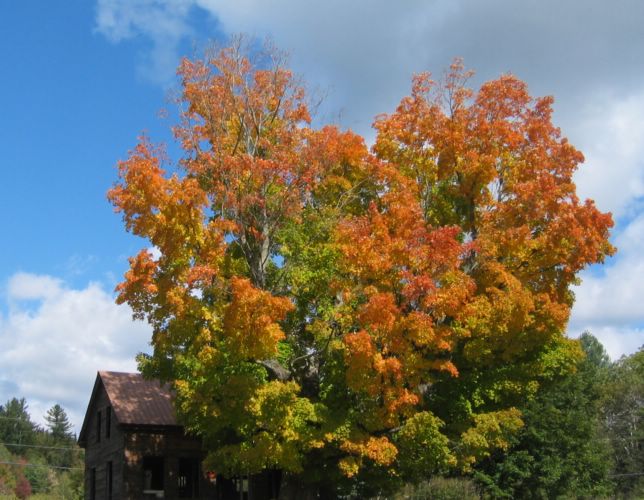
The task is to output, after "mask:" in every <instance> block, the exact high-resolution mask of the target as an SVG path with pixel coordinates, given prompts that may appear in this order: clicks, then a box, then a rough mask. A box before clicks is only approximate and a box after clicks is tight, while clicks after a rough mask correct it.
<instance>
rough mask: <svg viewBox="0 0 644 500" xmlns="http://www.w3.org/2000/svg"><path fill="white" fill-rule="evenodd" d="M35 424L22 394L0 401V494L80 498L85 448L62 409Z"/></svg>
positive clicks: (5, 496) (55, 408)
mask: <svg viewBox="0 0 644 500" xmlns="http://www.w3.org/2000/svg"><path fill="white" fill-rule="evenodd" d="M45 420H46V422H47V424H46V426H45V427H44V428H43V427H41V426H38V425H36V424H35V423H34V422H33V421H32V419H31V416H30V414H29V412H28V406H27V402H26V401H25V399H24V398H22V399H17V398H13V399H11V400H9V401H7V403H6V404H4V405H0V499H13V498H19V499H24V498H30V499H32V500H36V499H38V498H40V499H45V498H65V499H81V498H83V453H82V451H83V450H82V449H81V448H79V447H78V445H77V444H76V436H75V435H74V434H73V433H72V432H71V430H72V425H71V423H70V422H69V419H68V416H67V414H66V412H65V410H64V409H63V408H62V407H61V406H60V405H58V404H56V405H54V406H53V407H52V408H50V409H49V410H48V411H47V414H46V415H45Z"/></svg>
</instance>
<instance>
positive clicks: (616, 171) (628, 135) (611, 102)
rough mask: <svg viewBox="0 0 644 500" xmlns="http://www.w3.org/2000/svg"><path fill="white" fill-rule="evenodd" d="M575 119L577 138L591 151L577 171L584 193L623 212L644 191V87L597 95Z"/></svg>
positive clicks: (602, 205) (605, 207)
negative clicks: (638, 90) (628, 92)
mask: <svg viewBox="0 0 644 500" xmlns="http://www.w3.org/2000/svg"><path fill="white" fill-rule="evenodd" d="M577 121H578V123H577V124H571V127H570V128H571V129H572V130H573V132H574V137H572V140H573V143H574V144H575V145H576V146H577V147H579V148H580V149H581V150H582V151H583V152H584V155H585V156H586V163H585V164H584V165H582V167H581V168H580V170H579V171H578V173H577V174H576V176H575V180H576V182H577V186H578V189H579V193H580V195H582V196H583V197H589V198H592V199H594V200H595V202H596V203H597V205H598V206H599V207H600V208H601V209H602V210H609V211H611V212H613V215H614V216H615V217H617V218H620V217H623V216H628V215H630V214H631V212H632V210H633V208H634V207H633V206H632V204H633V203H634V202H636V201H637V200H638V199H639V198H641V197H642V196H644V140H642V138H644V92H641V93H638V94H631V95H628V96H621V97H617V98H616V97H614V96H606V95H595V96H593V97H592V98H591V99H589V100H588V103H587V105H586V107H585V109H583V110H580V113H579V116H578V117H577Z"/></svg>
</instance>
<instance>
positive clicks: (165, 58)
mask: <svg viewBox="0 0 644 500" xmlns="http://www.w3.org/2000/svg"><path fill="white" fill-rule="evenodd" d="M193 4H194V1H193V0H98V3H97V8H96V31H97V32H99V33H101V34H102V35H104V36H105V37H106V38H107V39H108V40H110V41H111V42H113V43H118V42H121V41H123V40H127V39H131V38H134V37H137V36H143V37H144V38H147V39H149V41H150V42H151V44H152V47H151V49H150V51H149V53H146V54H144V60H143V63H142V64H141V66H140V67H139V74H140V76H142V77H143V78H145V79H147V80H149V81H152V82H155V83H159V84H162V85H166V84H168V83H170V82H171V80H172V77H173V75H174V71H175V69H176V66H177V62H178V58H179V55H178V52H177V51H178V46H179V43H180V42H181V40H182V39H184V38H186V37H188V36H191V34H192V33H193V31H192V28H191V27H190V25H189V23H188V14H189V12H190V9H191V7H192V6H193Z"/></svg>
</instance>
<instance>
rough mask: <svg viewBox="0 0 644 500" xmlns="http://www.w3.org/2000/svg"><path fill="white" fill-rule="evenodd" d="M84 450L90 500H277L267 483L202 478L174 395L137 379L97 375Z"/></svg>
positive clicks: (197, 447)
mask: <svg viewBox="0 0 644 500" xmlns="http://www.w3.org/2000/svg"><path fill="white" fill-rule="evenodd" d="M78 442H79V445H80V446H81V447H83V448H84V449H85V500H111V499H114V500H116V499H133V500H134V499H136V500H139V499H147V498H150V499H152V498H173V499H174V498H191V499H216V500H255V499H261V500H263V499H270V498H273V497H276V496H277V492H276V491H274V489H275V488H273V487H272V486H273V485H272V484H270V482H271V481H270V480H269V476H266V477H253V478H251V481H248V479H247V478H233V479H227V478H223V477H218V476H216V475H215V474H214V473H207V472H206V471H204V470H203V468H202V464H201V461H202V459H203V456H204V453H203V452H202V449H201V442H200V440H199V439H198V438H195V437H193V436H190V435H188V434H186V433H185V432H184V429H183V427H182V426H181V425H179V424H178V423H177V420H176V417H175V413H174V408H173V405H172V393H171V391H170V389H169V387H168V386H167V385H163V384H160V383H159V382H158V381H155V380H147V379H144V378H143V377H142V376H141V375H140V374H139V373H121V372H110V371H100V372H98V374H97V376H96V382H95V383H94V388H93V390H92V395H91V398H90V401H89V404H88V406H87V412H86V414H85V419H84V421H83V426H82V428H81V432H80V435H79V438H78ZM253 490H254V491H253Z"/></svg>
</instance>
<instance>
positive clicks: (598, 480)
mask: <svg viewBox="0 0 644 500" xmlns="http://www.w3.org/2000/svg"><path fill="white" fill-rule="evenodd" d="M580 344H581V346H582V348H583V350H584V354H585V356H584V358H583V359H582V360H580V362H579V364H578V365H577V369H576V370H575V371H574V372H572V373H568V374H565V375H564V376H562V377H559V378H557V379H555V380H552V381H551V382H549V383H547V384H544V385H543V386H542V387H541V388H540V390H539V391H538V392H537V394H536V396H535V397H534V399H532V400H531V401H529V402H528V403H527V404H526V405H525V406H524V407H523V408H522V412H523V415H524V422H525V427H524V428H523V429H522V430H521V432H520V433H519V434H518V435H517V436H516V437H515V438H514V439H513V443H512V446H511V448H510V449H508V450H507V451H496V452H495V453H493V454H492V455H491V456H490V457H489V458H488V459H486V460H483V461H482V462H481V463H480V464H477V466H476V471H475V478H476V479H477V480H478V481H479V483H480V484H482V485H483V486H484V489H485V493H486V495H487V496H489V497H491V498H568V497H575V498H579V497H582V498H604V497H609V496H610V495H611V493H612V484H611V482H610V479H609V474H610V471H611V468H612V460H611V450H610V442H609V440H608V438H607V436H606V433H605V432H604V429H603V426H602V405H601V401H602V394H603V391H604V384H605V382H606V377H607V375H608V370H609V367H610V360H609V358H608V356H607V355H606V352H605V350H604V348H603V346H602V345H601V343H599V341H598V340H597V339H596V338H595V337H593V336H592V335H590V334H589V333H584V334H583V335H582V336H581V337H580Z"/></svg>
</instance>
